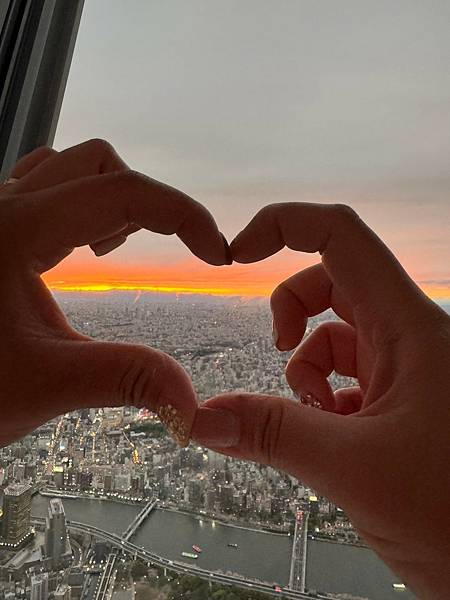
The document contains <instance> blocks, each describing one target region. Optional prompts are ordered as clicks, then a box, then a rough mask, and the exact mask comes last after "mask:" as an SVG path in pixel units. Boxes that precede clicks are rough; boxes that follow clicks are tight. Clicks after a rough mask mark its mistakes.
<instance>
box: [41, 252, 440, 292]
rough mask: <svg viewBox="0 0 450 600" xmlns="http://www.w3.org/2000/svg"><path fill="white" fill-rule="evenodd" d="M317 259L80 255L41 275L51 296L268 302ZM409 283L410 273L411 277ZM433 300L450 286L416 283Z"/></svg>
mask: <svg viewBox="0 0 450 600" xmlns="http://www.w3.org/2000/svg"><path fill="white" fill-rule="evenodd" d="M317 262H318V261H317V257H316V256H311V255H304V254H303V255H299V254H298V253H294V252H290V251H282V252H280V253H279V254H277V255H276V256H273V257H271V258H269V259H267V260H264V261H261V262H258V263H254V264H236V263H235V264H233V265H231V266H222V267H213V266H211V265H207V264H205V263H203V262H201V261H199V260H196V259H195V258H187V259H184V260H181V261H180V260H178V261H176V262H175V261H172V262H170V261H167V263H166V264H161V263H160V262H153V263H151V262H150V261H148V262H142V261H140V262H139V261H133V262H132V263H130V260H129V259H128V260H124V258H121V257H120V256H119V257H111V256H107V257H103V258H102V259H100V260H99V259H98V258H94V257H93V256H92V254H90V252H89V251H88V250H87V249H79V250H77V251H76V253H74V254H73V255H72V256H71V257H70V259H69V260H65V261H63V262H62V263H60V264H59V265H58V266H57V267H55V268H54V269H52V270H51V271H49V272H48V273H45V275H44V276H43V279H44V281H45V283H46V284H47V285H48V287H49V288H50V289H52V290H55V291H67V292H112V291H139V290H141V291H143V292H159V293H168V294H170V293H172V294H209V295H214V296H244V297H261V296H263V297H268V296H270V294H271V292H272V291H273V290H274V289H275V287H276V286H277V285H278V284H279V283H280V282H282V281H283V280H284V279H286V278H288V277H290V276H291V275H293V274H294V273H296V272H298V271H300V270H302V269H304V268H305V267H308V266H311V265H313V264H317ZM410 274H411V275H412V276H413V277H414V273H413V272H410ZM417 283H418V285H419V287H420V288H421V289H422V290H423V291H424V292H425V293H426V294H427V295H428V296H429V297H430V298H432V299H433V300H441V301H444V300H448V301H450V285H449V284H448V283H447V281H446V280H445V279H444V280H442V282H441V281H433V280H432V279H431V278H430V279H429V280H428V281H423V283H421V282H420V281H418V282H417Z"/></svg>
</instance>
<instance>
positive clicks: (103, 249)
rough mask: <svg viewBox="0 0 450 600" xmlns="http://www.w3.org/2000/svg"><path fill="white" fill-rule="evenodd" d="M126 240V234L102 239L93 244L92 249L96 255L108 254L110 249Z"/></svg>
mask: <svg viewBox="0 0 450 600" xmlns="http://www.w3.org/2000/svg"><path fill="white" fill-rule="evenodd" d="M126 241H127V236H126V235H120V236H116V237H113V238H110V239H109V240H103V241H102V242H98V243H97V244H93V245H92V249H93V250H94V252H95V255H96V256H103V255H104V254H108V252H111V250H115V249H116V248H118V247H119V246H121V245H122V244H123V243H124V242H126Z"/></svg>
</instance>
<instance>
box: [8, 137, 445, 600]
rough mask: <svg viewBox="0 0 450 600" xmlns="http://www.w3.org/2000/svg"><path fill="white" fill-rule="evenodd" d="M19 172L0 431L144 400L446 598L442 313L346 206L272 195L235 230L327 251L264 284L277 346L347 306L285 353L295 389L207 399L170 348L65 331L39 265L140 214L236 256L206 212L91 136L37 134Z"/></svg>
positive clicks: (206, 249) (245, 241) (272, 246)
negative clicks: (279, 200) (327, 509)
mask: <svg viewBox="0 0 450 600" xmlns="http://www.w3.org/2000/svg"><path fill="white" fill-rule="evenodd" d="M12 177H13V179H12V180H11V181H10V182H9V183H6V184H4V185H3V186H2V187H1V188H0V200H1V202H0V223H1V225H0V227H1V236H0V249H1V252H2V257H3V270H2V275H1V278H0V281H1V284H2V296H1V302H2V311H1V316H0V329H1V332H2V336H3V345H2V348H1V349H0V358H1V362H0V365H1V366H0V376H1V382H2V388H1V389H2V396H3V403H4V410H3V414H2V425H1V427H0V444H1V445H5V444H7V443H9V442H11V441H13V440H15V439H17V438H18V437H21V436H23V435H24V434H26V433H27V432H29V431H31V430H32V429H34V428H36V427H37V426H38V425H40V424H41V423H43V422H45V421H47V420H49V419H51V418H53V417H55V416H56V415H58V414H63V413H65V412H68V411H71V410H75V409H78V408H83V407H101V406H121V405H124V404H132V405H134V406H147V407H149V408H151V409H152V410H155V411H156V412H158V414H159V415H160V417H161V419H162V420H164V422H165V423H166V424H167V426H168V428H169V430H170V431H171V433H172V435H173V436H174V437H175V439H176V440H177V441H178V443H180V444H181V445H186V444H187V443H188V441H189V438H190V436H191V435H192V437H193V438H194V439H196V440H197V441H199V442H200V443H203V444H205V445H207V446H209V447H211V448H213V449H216V450H217V451H219V452H223V453H226V454H228V455H230V456H234V457H237V458H243V459H250V460H255V461H258V462H262V463H265V464H270V465H272V466H274V467H276V468H280V469H282V470H285V471H287V472H289V473H291V474H292V475H294V476H296V477H297V478H299V479H301V480H302V481H304V482H305V483H306V484H307V485H309V486H311V487H312V488H314V489H315V490H317V492H319V493H320V494H322V495H324V496H326V497H328V498H329V499H330V500H332V501H333V502H334V503H335V504H337V505H339V506H342V507H343V508H344V510H345V511H346V513H347V514H348V515H349V517H350V518H351V520H352V523H353V524H354V526H355V527H356V528H357V530H358V531H359V532H360V534H361V535H362V536H363V537H365V539H366V540H367V541H368V543H369V544H370V545H371V546H372V547H373V548H374V549H375V550H376V551H377V553H378V554H379V555H380V556H381V558H382V559H383V560H384V561H385V562H386V563H387V564H388V565H389V566H390V567H391V568H392V569H393V570H394V571H395V572H396V573H397V574H399V575H400V576H401V577H403V578H404V581H406V582H407V583H409V584H410V585H411V586H412V587H413V589H414V590H415V591H416V593H418V594H421V595H423V596H424V597H427V598H444V597H446V596H445V594H446V593H447V590H448V587H449V586H450V581H449V579H450V576H449V577H447V578H445V577H443V576H442V574H443V573H444V571H445V569H446V566H447V561H448V557H449V556H450V513H449V511H448V506H447V504H446V502H445V499H446V500H447V502H448V501H449V500H450V478H447V479H444V480H443V478H442V475H443V474H444V473H446V472H448V463H447V461H448V456H449V452H448V430H449V427H450V405H449V402H448V388H447V376H448V372H450V352H449V340H450V319H449V317H448V316H447V315H446V314H445V313H444V312H443V311H442V310H441V309H440V308H439V307H438V306H437V305H435V304H434V303H433V302H431V301H430V300H429V299H428V298H427V297H426V296H425V295H424V294H423V293H422V292H421V291H420V290H419V288H418V287H417V286H416V285H415V284H414V282H413V281H412V280H411V279H410V278H409V276H408V275H407V274H406V272H405V271H404V270H403V268H402V267H401V265H400V264H399V263H398V261H397V260H396V259H395V257H394V256H393V255H392V254H391V252H390V251H389V250H388V248H386V246H385V245H384V244H383V243H382V242H381V240H380V239H379V238H378V237H377V236H376V235H375V234H374V233H373V231H371V230H370V229H369V228H368V227H367V226H366V225H365V224H364V223H363V222H362V221H361V220H360V219H359V218H358V216H357V215H356V214H355V213H354V211H352V210H351V209H350V208H348V207H345V206H342V205H336V204H330V205H319V204H306V203H289V204H275V205H271V206H268V207H266V208H264V209H262V210H261V211H260V212H259V213H258V214H257V215H256V216H255V217H254V218H253V220H252V221H251V222H250V223H249V225H248V226H247V227H246V228H245V229H244V230H243V231H242V232H241V233H240V234H239V235H238V236H237V237H236V238H235V239H234V240H233V242H232V243H231V254H232V258H233V259H234V260H235V261H237V262H244V263H250V262H254V261H258V260H262V259H263V258H266V257H267V256H269V255H271V254H274V253H275V252H278V251H279V250H280V249H281V248H283V247H284V246H285V245H287V246H288V247H289V248H292V249H293V250H299V251H303V252H320V254H321V256H322V260H321V263H320V264H318V265H316V266H314V267H311V268H309V269H305V270H304V271H302V272H300V273H298V274H297V275H294V276H293V277H291V278H289V279H288V280H287V281H285V282H284V283H282V284H281V285H280V286H279V287H278V288H277V289H276V290H275V292H274V293H273V295H272V299H271V304H272V310H273V318H274V333H275V334H276V338H277V342H276V344H277V347H278V348H279V349H284V350H287V349H293V348H295V347H296V346H297V345H298V344H299V343H300V342H301V340H302V338H303V335H304V333H305V328H306V322H307V319H308V317H310V316H312V315H316V314H319V313H321V312H323V311H324V310H326V309H327V308H330V307H331V308H332V309H333V310H334V311H335V312H336V313H337V314H338V315H339V316H340V317H341V318H342V322H330V323H325V324H323V325H321V326H320V327H319V328H318V329H316V330H315V331H314V332H313V333H312V334H311V335H310V336H308V338H307V339H306V340H305V341H304V342H303V343H302V344H301V345H300V346H299V347H298V348H297V350H296V352H295V353H294V355H293V356H292V358H291V360H290V362H289V364H288V367H287V372H286V375H287V379H288V381H289V383H290V385H291V387H292V388H293V389H294V390H295V391H296V392H297V393H298V394H299V395H300V396H301V398H302V399H303V400H304V403H295V402H292V401H290V400H288V399H283V398H278V397H273V396H263V395H259V396H258V395H250V394H227V395H223V396H218V397H216V398H213V399H210V400H208V401H206V402H205V403H204V404H203V405H202V406H201V407H199V406H198V405H197V399H196V395H195V392H194V389H193V387H192V383H191V381H190V379H189V377H188V375H187V374H186V372H185V371H184V370H183V369H182V367H181V366H180V365H179V364H178V363H177V362H176V361H174V360H173V359H172V358H171V357H169V356H167V355H165V354H163V353H162V352H159V351H158V350H154V349H150V348H147V347H144V346H139V345H132V344H116V343H106V342H97V341H94V340H92V339H91V338H88V337H86V336H83V335H81V334H79V333H78V332H77V331H75V330H74V329H73V328H72V327H71V326H70V325H69V324H68V322H67V320H66V319H65V317H64V315H63V314H62V312H61V311H60V309H59V308H58V306H57V304H56V303H55V301H54V300H53V298H52V296H51V294H50V292H49V291H48V289H47V288H46V286H45V285H44V283H43V282H42V280H41V278H40V275H41V273H43V272H44V271H46V270H48V269H51V268H52V267H54V266H55V265H56V264H57V263H58V262H60V261H61V260H62V259H63V258H65V257H66V256H67V255H69V254H70V253H71V252H72V250H73V249H74V248H75V247H77V246H82V245H86V244H89V245H90V246H91V248H92V249H93V250H94V251H95V253H96V254H97V255H101V254H105V253H106V252H109V251H110V250H112V249H114V248H115V247H117V246H118V245H120V244H121V243H123V242H124V241H125V240H126V238H127V235H128V234H130V233H132V232H134V231H137V230H138V229H139V228H141V227H143V228H146V229H149V230H151V231H156V232H158V233H162V234H172V233H176V234H177V235H178V236H179V237H180V239H181V240H183V242H184V243H185V244H186V245H187V246H188V247H189V248H190V249H191V251H192V252H193V253H194V254H195V255H196V256H198V257H199V258H201V259H203V260H205V261H206V262H208V263H210V264H213V265H223V264H230V263H231V262H232V261H231V256H230V249H229V247H228V244H227V243H226V241H225V239H224V238H223V236H222V234H221V233H220V232H219V230H218V228H217V226H216V223H215V221H214V219H213V218H212V216H211V215H210V214H209V212H208V211H207V210H206V209H205V208H204V207H202V206H201V205H200V204H198V203H197V202H195V201H194V200H192V199H191V198H189V197H187V196H186V195H184V194H182V193H181V192H179V191H177V190H175V189H173V188H171V187H169V186H166V185H164V184H161V183H158V182H156V181H154V180H152V179H150V178H148V177H146V176H144V175H142V174H140V173H136V172H133V171H130V170H129V169H128V167H127V165H126V164H125V163H124V162H123V161H122V160H121V159H120V157H119V156H118V155H117V154H116V152H115V151H114V149H113V148H112V147H111V146H110V145H109V144H107V143H106V142H103V141H101V140H91V141H89V142H86V143H84V144H81V145H79V146H75V147H73V148H69V149H68V150H65V151H63V152H61V153H58V152H56V151H54V150H51V149H49V148H39V149H37V150H36V151H34V152H32V153H31V154H29V155H27V156H25V157H24V158H23V159H22V160H21V161H19V163H18V164H17V165H16V167H15V168H14V171H13V173H12ZM333 370H335V371H336V372H338V373H340V374H342V375H350V376H353V377H357V378H358V381H359V384H360V385H359V387H356V388H348V389H343V390H338V391H337V392H335V393H333V391H332V390H331V388H330V386H329V384H328V382H327V376H328V375H329V374H330V373H331V372H332V371H333ZM305 404H306V405H305ZM307 404H310V405H311V404H312V406H307ZM319 406H320V407H321V408H322V410H318V407H319ZM417 432H420V435H418V434H417ZM438 486H439V487H438ZM443 499H444V501H443ZM430 519H431V521H430ZM433 523H435V524H438V527H437V526H433Z"/></svg>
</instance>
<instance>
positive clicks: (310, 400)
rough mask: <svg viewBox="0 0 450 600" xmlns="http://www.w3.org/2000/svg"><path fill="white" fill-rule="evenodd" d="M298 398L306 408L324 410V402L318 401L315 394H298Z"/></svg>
mask: <svg viewBox="0 0 450 600" xmlns="http://www.w3.org/2000/svg"><path fill="white" fill-rule="evenodd" d="M296 396H297V397H300V402H301V403H302V404H305V405H306V406H313V407H314V408H323V406H322V402H321V401H320V400H318V399H317V398H316V397H315V396H314V395H313V394H309V393H308V394H300V396H299V395H298V394H297V393H296Z"/></svg>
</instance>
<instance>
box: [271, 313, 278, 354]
mask: <svg viewBox="0 0 450 600" xmlns="http://www.w3.org/2000/svg"><path fill="white" fill-rule="evenodd" d="M272 337H273V343H274V344H275V346H276V347H277V348H278V337H279V336H278V329H277V326H276V325H275V321H274V320H273V319H272Z"/></svg>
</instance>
